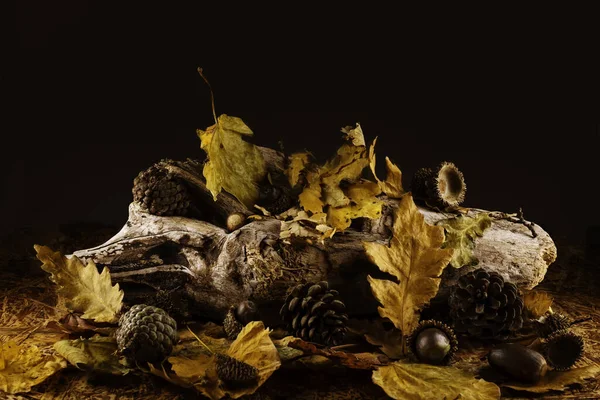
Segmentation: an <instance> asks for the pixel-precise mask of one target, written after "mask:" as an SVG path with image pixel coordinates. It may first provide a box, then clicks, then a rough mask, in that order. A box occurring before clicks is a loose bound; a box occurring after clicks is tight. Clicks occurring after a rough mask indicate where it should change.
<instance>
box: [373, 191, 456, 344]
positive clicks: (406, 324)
mask: <svg viewBox="0 0 600 400" xmlns="http://www.w3.org/2000/svg"><path fill="white" fill-rule="evenodd" d="M392 232H393V236H392V238H391V240H390V245H389V246H388V245H385V244H379V243H373V242H365V243H364V247H365V251H366V253H367V256H368V257H369V259H370V260H371V261H372V262H373V263H375V264H376V265H377V266H378V267H379V269H380V270H381V271H383V272H386V273H388V274H391V275H393V276H394V277H396V278H397V279H398V281H399V282H398V283H396V282H393V281H390V280H386V279H374V278H372V277H371V276H369V277H368V280H369V283H370V284H371V291H372V292H373V294H374V296H375V298H376V299H377V300H378V301H379V302H380V303H381V305H382V306H380V307H379V308H378V310H379V315H381V316H382V317H384V318H389V319H390V320H391V321H392V323H393V324H394V326H396V328H398V329H400V330H401V331H402V334H403V335H404V336H407V335H410V333H411V332H412V330H413V329H414V328H415V327H416V326H417V324H418V322H419V313H420V310H421V309H422V308H423V306H424V305H425V304H427V303H428V302H429V301H430V300H431V299H432V298H433V297H434V296H435V295H436V294H437V291H438V289H439V286H440V280H441V279H440V276H441V274H442V271H443V270H444V268H445V267H446V266H447V265H448V263H449V262H450V260H451V259H452V254H453V252H454V251H453V250H452V249H442V244H443V243H444V229H443V228H442V227H439V226H431V225H428V224H427V223H425V220H424V218H423V215H422V214H421V213H420V212H419V210H418V208H417V206H416V205H415V203H414V201H413V198H412V195H411V194H406V195H405V196H404V197H403V198H402V200H400V204H399V206H398V208H397V209H396V210H395V213H394V225H393V227H392ZM403 347H405V343H403ZM403 350H404V352H405V350H406V349H405V348H403Z"/></svg>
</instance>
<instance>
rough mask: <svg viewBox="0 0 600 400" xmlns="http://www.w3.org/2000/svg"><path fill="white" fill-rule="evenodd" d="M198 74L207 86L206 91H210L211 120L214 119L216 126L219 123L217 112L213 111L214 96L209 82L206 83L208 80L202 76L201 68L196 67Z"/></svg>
mask: <svg viewBox="0 0 600 400" xmlns="http://www.w3.org/2000/svg"><path fill="white" fill-rule="evenodd" d="M198 73H199V74H200V76H201V77H202V79H204V82H205V83H206V85H207V86H208V90H209V91H210V102H211V105H212V113H213V118H214V119H215V124H218V123H219V121H218V120H217V112H216V111H215V95H214V93H213V90H212V86H210V82H209V81H208V79H206V76H204V72H203V71H202V68H200V67H198Z"/></svg>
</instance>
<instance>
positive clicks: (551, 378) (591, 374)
mask: <svg viewBox="0 0 600 400" xmlns="http://www.w3.org/2000/svg"><path fill="white" fill-rule="evenodd" d="M598 375H600V366H598V365H590V366H587V367H581V368H572V369H570V370H568V371H556V370H554V371H549V372H548V373H547V374H546V375H544V377H543V378H542V380H541V381H539V382H538V383H536V384H535V385H528V384H523V383H518V382H506V383H502V384H501V386H504V387H509V388H511V389H515V390H523V391H526V392H530V393H545V392H549V391H551V390H559V391H562V390H566V389H568V388H569V386H571V385H575V384H579V385H581V384H583V383H585V381H586V380H588V379H594V378H596V377H597V376H598Z"/></svg>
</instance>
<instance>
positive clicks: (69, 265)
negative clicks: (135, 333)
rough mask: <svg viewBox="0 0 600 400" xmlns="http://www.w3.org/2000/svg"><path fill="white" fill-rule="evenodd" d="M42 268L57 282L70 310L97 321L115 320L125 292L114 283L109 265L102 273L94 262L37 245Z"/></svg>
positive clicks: (60, 293)
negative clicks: (83, 261) (67, 255)
mask: <svg viewBox="0 0 600 400" xmlns="http://www.w3.org/2000/svg"><path fill="white" fill-rule="evenodd" d="M34 248H35V251H36V252H37V258H38V260H40V261H41V262H42V263H43V264H42V269H43V270H44V271H46V272H48V273H49V274H50V280H51V281H52V282H54V283H56V284H57V285H58V295H59V298H63V299H64V301H65V304H66V306H67V308H68V309H69V310H70V311H74V312H81V313H83V315H82V316H81V318H84V319H91V320H94V321H96V322H116V321H117V314H118V313H119V311H121V307H122V306H123V291H122V290H120V289H119V284H118V283H117V284H116V285H114V286H113V285H112V282H111V280H110V273H109V271H108V268H106V267H104V269H103V270H102V273H99V272H98V268H97V267H96V264H94V262H92V261H90V262H89V263H88V265H87V266H85V265H84V264H83V263H82V262H81V260H80V259H79V258H77V257H75V256H73V257H71V258H67V257H65V256H63V255H61V254H60V252H54V251H52V250H51V249H50V248H49V247H46V246H39V245H35V246H34Z"/></svg>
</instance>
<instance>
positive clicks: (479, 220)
mask: <svg viewBox="0 0 600 400" xmlns="http://www.w3.org/2000/svg"><path fill="white" fill-rule="evenodd" d="M437 225H440V226H443V227H444V229H445V230H446V242H445V243H444V247H445V248H450V249H454V255H453V256H452V261H450V265H452V266H453V267H454V268H461V267H464V266H468V265H475V264H477V262H478V261H477V258H476V257H475V256H474V255H473V250H474V249H475V240H476V239H477V238H478V237H482V236H483V232H484V231H485V230H486V229H487V228H489V227H490V226H491V225H492V219H491V218H490V216H489V214H487V213H479V214H477V215H476V216H475V217H468V216H466V215H459V216H458V217H456V218H450V219H444V220H441V221H439V222H438V223H437Z"/></svg>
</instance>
